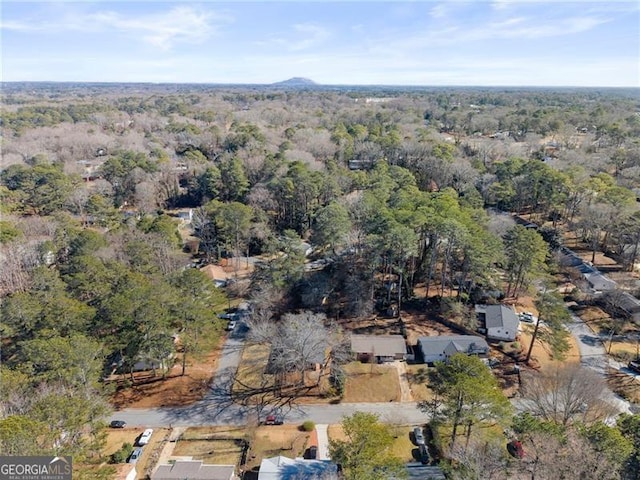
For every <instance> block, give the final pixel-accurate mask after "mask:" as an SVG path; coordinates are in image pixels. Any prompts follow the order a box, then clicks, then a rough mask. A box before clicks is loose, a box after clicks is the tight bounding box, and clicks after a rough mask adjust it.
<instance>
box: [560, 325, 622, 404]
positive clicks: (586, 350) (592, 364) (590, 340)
mask: <svg viewBox="0 0 640 480" xmlns="http://www.w3.org/2000/svg"><path fill="white" fill-rule="evenodd" d="M571 318H572V320H573V323H571V324H569V325H568V328H569V331H570V332H571V333H572V335H573V336H574V337H575V339H576V341H577V342H578V349H579V350H580V362H581V363H582V365H584V366H586V367H589V368H592V369H593V370H595V371H596V372H598V373H599V374H600V375H602V376H603V377H604V376H606V374H607V368H608V367H612V368H615V369H618V370H620V368H621V367H622V365H621V364H619V363H618V362H615V361H613V360H611V359H610V358H609V356H608V355H607V352H606V350H605V348H604V345H603V343H602V340H601V339H600V337H598V336H597V335H596V334H595V333H594V332H593V331H592V330H591V329H590V328H589V326H588V325H587V324H585V323H584V322H583V321H582V319H581V318H580V317H578V316H576V315H573V314H572V315H571ZM625 370H626V369H625ZM623 371H624V370H623ZM624 373H626V371H624ZM607 391H608V393H609V394H610V395H609V403H611V404H612V405H615V406H616V408H617V410H618V411H619V412H620V413H632V412H631V404H630V403H629V402H627V401H626V400H624V399H623V398H621V397H619V396H618V395H616V394H614V393H613V392H612V391H611V390H607Z"/></svg>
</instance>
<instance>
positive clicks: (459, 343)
mask: <svg viewBox="0 0 640 480" xmlns="http://www.w3.org/2000/svg"><path fill="white" fill-rule="evenodd" d="M418 349H419V350H420V353H421V354H422V358H423V360H424V363H434V362H446V361H447V360H448V359H449V357H451V356H452V355H454V354H456V353H465V354H467V355H478V356H486V355H487V354H488V353H489V345H488V344H487V341H486V340H485V339H484V338H482V337H477V336H475V335H439V336H435V337H420V338H418Z"/></svg>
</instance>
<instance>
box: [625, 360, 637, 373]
mask: <svg viewBox="0 0 640 480" xmlns="http://www.w3.org/2000/svg"><path fill="white" fill-rule="evenodd" d="M627 367H628V368H629V370H631V371H634V372H636V373H640V360H633V361H631V362H629V364H628V365H627Z"/></svg>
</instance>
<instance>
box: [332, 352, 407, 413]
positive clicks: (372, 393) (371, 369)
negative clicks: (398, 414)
mask: <svg viewBox="0 0 640 480" xmlns="http://www.w3.org/2000/svg"><path fill="white" fill-rule="evenodd" d="M345 373H346V374H347V381H346V384H345V389H344V396H343V398H342V401H343V402H347V403H350V402H397V401H400V382H399V380H398V374H397V370H396V369H395V368H394V366H393V365H385V364H382V365H378V364H375V363H360V362H351V363H349V364H347V365H345Z"/></svg>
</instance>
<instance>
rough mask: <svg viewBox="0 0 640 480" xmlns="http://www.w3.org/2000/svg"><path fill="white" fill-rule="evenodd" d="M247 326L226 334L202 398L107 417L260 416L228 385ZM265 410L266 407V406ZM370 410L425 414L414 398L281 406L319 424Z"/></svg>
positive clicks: (186, 421)
mask: <svg viewBox="0 0 640 480" xmlns="http://www.w3.org/2000/svg"><path fill="white" fill-rule="evenodd" d="M246 332H247V327H246V325H245V324H244V321H243V320H240V321H239V322H238V325H237V326H236V328H235V329H234V331H233V332H231V333H230V334H229V336H228V337H227V340H226V342H225V345H224V347H223V350H222V354H221V356H220V360H219V363H218V370H217V371H216V373H215V375H214V377H213V381H212V382H211V389H210V390H209V393H208V394H207V395H206V396H205V398H204V399H203V400H201V401H199V402H197V403H195V404H193V405H189V406H187V407H162V408H135V409H134V408H129V409H124V410H120V411H117V412H114V413H113V415H112V416H111V418H110V419H109V421H111V420H124V421H125V422H127V424H128V425H129V426H144V427H169V426H172V427H192V426H207V425H244V424H246V423H247V422H249V421H256V419H258V418H262V417H264V413H263V412H260V411H259V410H258V409H257V407H256V406H243V405H238V404H236V403H234V402H233V400H232V398H231V395H230V388H231V384H232V381H233V376H234V374H235V372H236V369H237V368H238V364H239V362H240V356H241V354H242V348H243V345H244V340H245V335H246ZM266 410H267V411H268V410H269V408H268V407H267V408H266ZM355 412H371V413H377V414H379V415H380V418H382V419H384V420H386V421H389V422H392V423H403V424H409V423H411V424H420V423H425V422H426V421H427V420H428V416H427V415H426V414H424V413H422V412H420V411H419V410H418V409H417V408H416V402H402V403H396V402H389V403H340V404H335V405H291V406H287V407H283V408H281V413H282V415H284V421H285V423H301V422H302V421H304V420H313V421H314V422H316V423H320V424H323V423H325V424H334V423H340V422H341V421H342V417H343V416H344V415H350V414H352V413H355Z"/></svg>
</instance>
